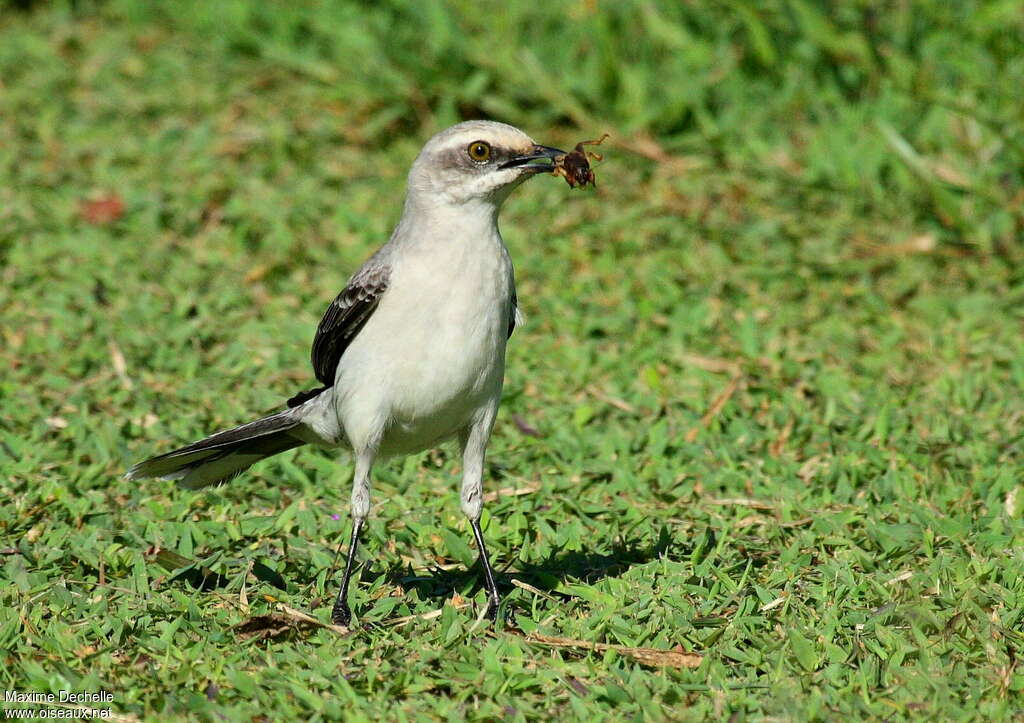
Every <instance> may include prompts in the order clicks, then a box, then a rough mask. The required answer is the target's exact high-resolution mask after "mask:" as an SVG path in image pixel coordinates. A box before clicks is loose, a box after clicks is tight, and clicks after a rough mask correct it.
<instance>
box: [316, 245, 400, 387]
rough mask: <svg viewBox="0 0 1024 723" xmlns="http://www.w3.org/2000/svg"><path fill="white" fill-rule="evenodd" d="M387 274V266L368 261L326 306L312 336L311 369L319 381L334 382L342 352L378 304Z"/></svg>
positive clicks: (330, 384)
mask: <svg viewBox="0 0 1024 723" xmlns="http://www.w3.org/2000/svg"><path fill="white" fill-rule="evenodd" d="M390 274H391V269H390V268H389V267H387V266H383V265H376V264H367V265H366V266H364V267H363V268H362V269H360V270H359V271H358V272H357V273H356V275H355V276H353V277H352V279H351V280H350V281H349V282H348V286H346V287H345V288H344V289H343V290H342V292H341V293H340V294H338V297H337V298H336V299H335V300H334V301H333V302H331V305H330V306H329V307H327V311H326V312H324V318H323V319H321V320H320V325H319V326H318V327H317V328H316V338H314V339H313V354H312V359H313V371H314V372H315V373H316V378H317V379H318V380H319V381H320V383H321V384H324V385H325V386H328V387H330V386H332V385H333V384H334V373H335V371H336V370H337V368H338V361H339V360H340V359H341V355H342V354H344V353H345V349H346V348H348V345H349V344H350V343H352V340H353V339H354V338H355V336H356V334H358V333H359V330H360V329H362V328H363V324H365V323H366V320H367V319H369V318H370V314H372V313H373V310H374V309H376V308H377V304H378V303H379V302H380V297H381V295H383V293H384V291H385V290H386V289H387V288H388V277H389V276H390Z"/></svg>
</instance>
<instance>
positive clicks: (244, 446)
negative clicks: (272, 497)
mask: <svg viewBox="0 0 1024 723" xmlns="http://www.w3.org/2000/svg"><path fill="white" fill-rule="evenodd" d="M301 421H302V414H301V412H300V410H299V409H286V410H284V411H283V412H278V413H277V414H272V415H270V416H269V417H263V419H257V420H256V421H255V422H249V423H248V424H243V425H242V426H240V427H235V428H234V429H227V430H224V431H223V432H217V433H216V434H214V435H212V436H210V437H207V438H206V439H201V440H199V441H198V442H193V443H192V444H190V445H188V446H187V447H182V448H181V449H176V450H174V451H173V452H168V453H167V454H161V455H159V456H157V457H151V458H150V459H147V460H146V461H145V462H139V463H138V464H137V465H135V466H134V467H132V468H131V469H130V470H128V472H127V473H125V478H126V479H130V480H135V479H142V478H145V477H160V478H162V479H173V480H178V484H179V485H181V486H182V487H187V488H188V489H193V490H194V489H199V488H200V487H206V486H208V485H213V484H217V483H219V482H227V481H229V480H230V479H231V478H233V477H235V476H236V475H238V474H240V473H242V472H244V471H245V470H246V469H248V468H249V467H250V466H252V465H253V464H255V463H256V462H259V461H260V460H261V459H263V458H265V457H270V456H272V455H275V454H279V453H280V452H284V451H286V450H289V449H292V448H294V447H299V446H301V445H303V444H305V442H304V441H303V440H302V439H300V438H299V437H298V436H297V435H294V434H293V432H294V431H295V428H296V427H297V426H299V424H300V423H301Z"/></svg>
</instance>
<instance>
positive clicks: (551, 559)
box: [363, 527, 685, 600]
mask: <svg viewBox="0 0 1024 723" xmlns="http://www.w3.org/2000/svg"><path fill="white" fill-rule="evenodd" d="M680 547H681V546H680V545H679V544H678V543H677V542H676V541H675V540H673V539H672V536H671V534H670V532H669V530H668V528H666V527H662V528H661V530H660V531H659V534H658V539H657V541H655V542H653V543H647V544H644V543H642V542H640V541H639V540H638V539H626V540H616V541H615V542H614V543H613V544H612V546H611V550H610V551H608V552H584V551H580V550H565V549H564V548H558V549H554V550H552V551H551V553H550V554H548V555H547V556H546V557H545V558H544V559H542V560H539V561H536V562H522V561H519V560H516V559H513V561H512V562H511V563H509V564H508V565H507V566H505V568H504V569H502V568H501V567H496V571H495V572H496V575H495V576H496V580H495V581H496V582H497V584H498V588H499V589H500V590H501V591H502V592H508V591H509V590H510V589H512V588H513V587H514V586H513V584H512V580H519V581H520V582H524V583H526V584H528V585H530V586H532V587H535V588H537V589H538V590H541V591H544V592H548V593H554V594H555V595H558V596H561V593H558V592H557V588H558V587H559V586H560V585H561V583H562V582H564V581H565V580H569V579H571V580H578V581H580V582H582V583H585V584H588V585H591V584H593V583H595V582H598V581H599V580H603V579H605V578H609V577H618V576H619V575H621V574H623V573H624V572H626V571H627V570H629V568H631V567H632V566H634V565H641V564H644V563H647V562H650V561H651V560H655V559H658V558H660V557H663V556H665V555H667V554H669V553H670V551H671V552H672V553H674V554H675V555H678V554H685V551H683V550H681V549H680ZM495 562H498V563H499V564H500V561H495ZM513 566H514V567H515V569H514V570H512V569H510V568H512V567H513ZM380 576H383V577H384V578H385V580H386V581H387V582H388V583H390V584H392V585H395V586H397V587H399V588H401V589H402V590H403V591H405V592H406V593H409V592H411V591H415V592H416V593H417V595H418V596H419V598H420V599H433V600H444V599H447V598H450V597H451V596H452V593H453V592H457V591H459V592H465V591H466V590H467V589H469V590H470V591H472V592H474V593H475V592H476V591H477V590H478V589H479V588H480V587H481V586H482V583H483V569H482V565H481V563H480V560H479V559H477V560H476V562H475V563H474V564H473V565H472V567H470V568H468V569H467V568H462V567H460V568H454V569H441V568H435V569H433V570H431V571H429V572H428V573H427V574H424V573H422V572H419V573H417V572H415V571H413V570H412V569H410V568H409V567H408V566H402V565H395V566H393V567H390V568H387V569H385V570H382V571H376V572H375V571H372V570H368V569H365V568H364V571H363V579H364V580H372V579H375V578H378V577H380Z"/></svg>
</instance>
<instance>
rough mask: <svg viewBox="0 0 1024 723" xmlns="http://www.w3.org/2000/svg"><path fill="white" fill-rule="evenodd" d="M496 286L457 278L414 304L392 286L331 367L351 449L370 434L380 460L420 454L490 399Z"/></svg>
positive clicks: (494, 375)
mask: <svg viewBox="0 0 1024 723" xmlns="http://www.w3.org/2000/svg"><path fill="white" fill-rule="evenodd" d="M496 283H497V282H496V280H495V279H494V278H486V279H481V280H480V282H479V283H466V281H465V280H463V283H460V284H454V285H450V286H448V287H446V289H445V291H446V292H447V293H446V294H435V295H434V296H433V298H432V299H431V300H430V301H427V300H423V301H420V302H417V303H410V299H408V298H405V299H403V298H400V294H401V291H400V290H397V289H395V290H394V291H397V292H398V293H395V295H394V296H392V297H391V298H389V299H386V301H387V302H391V303H381V305H380V307H378V309H377V310H376V312H375V313H374V315H373V317H372V318H371V319H370V321H369V322H368V323H367V325H366V326H365V327H364V328H363V329H362V331H361V332H360V333H359V335H358V336H357V337H356V339H355V340H354V341H353V343H352V345H351V346H350V347H349V348H348V349H347V350H346V352H345V355H344V356H343V357H342V360H341V364H340V365H339V370H340V374H339V376H338V381H337V385H336V386H337V387H340V389H339V391H341V392H342V394H341V395H339V399H340V401H341V404H342V407H340V408H339V418H340V420H341V422H342V425H343V426H344V427H345V430H346V434H347V436H348V437H349V439H350V440H351V441H352V442H353V443H354V445H356V446H358V445H359V440H360V439H366V440H372V439H373V437H374V435H376V436H377V440H376V444H377V445H378V450H379V452H380V453H382V454H385V455H391V454H407V453H411V452H417V451H420V450H423V449H427V448H430V447H433V446H435V445H437V444H439V443H440V442H443V441H445V440H446V439H448V438H450V437H451V436H452V435H454V434H455V433H457V432H458V431H459V430H460V429H462V428H464V427H466V426H467V425H468V424H469V423H470V422H471V421H472V419H473V417H474V415H475V414H476V413H477V412H478V411H479V410H481V409H482V408H484V407H486V406H487V405H490V404H494V403H496V402H497V400H498V398H499V397H500V396H501V387H502V379H503V375H504V366H505V341H506V336H507V324H508V315H509V311H510V305H509V302H508V299H509V297H510V295H511V294H510V291H509V292H506V291H505V289H504V287H505V286H506V284H504V283H500V284H497V288H495V285H496ZM485 284H490V286H489V287H485ZM396 330H401V331H400V332H396ZM370 443H372V441H371V442H370Z"/></svg>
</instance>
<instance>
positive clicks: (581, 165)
mask: <svg viewBox="0 0 1024 723" xmlns="http://www.w3.org/2000/svg"><path fill="white" fill-rule="evenodd" d="M607 137H608V134H607V133H605V134H604V135H603V136H601V137H600V138H598V139H597V140H593V141H580V142H579V143H577V144H576V150H574V151H570V152H569V153H566V154H565V155H564V156H558V157H557V158H555V167H554V169H552V171H551V172H552V173H553V174H554V175H556V176H561V177H562V178H564V179H565V182H566V183H568V184H569V188H576V186H579V187H580V188H583V186H586V185H587V184H588V183H589V184H590V185H591V186H596V185H597V183H595V178H594V171H593V169H592V168H591V167H590V159H591V158H593V159H594V160H595V161H602V160H604V158H603V157H602V156H601V155H599V154H597V153H593V152H591V151H585V150H583V146H599V145H601V144H602V143H603V142H604V139H605V138H607Z"/></svg>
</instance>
